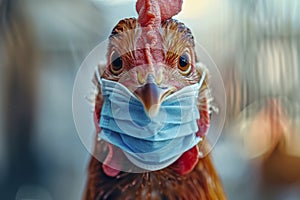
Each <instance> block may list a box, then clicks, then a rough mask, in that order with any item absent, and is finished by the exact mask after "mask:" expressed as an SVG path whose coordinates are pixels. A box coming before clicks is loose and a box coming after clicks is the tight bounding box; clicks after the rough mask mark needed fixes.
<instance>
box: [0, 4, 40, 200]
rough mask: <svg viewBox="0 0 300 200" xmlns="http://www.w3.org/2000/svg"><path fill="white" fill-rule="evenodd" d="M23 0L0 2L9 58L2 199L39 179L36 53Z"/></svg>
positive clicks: (5, 84)
mask: <svg viewBox="0 0 300 200" xmlns="http://www.w3.org/2000/svg"><path fill="white" fill-rule="evenodd" d="M22 3H24V2H23V1H18V0H2V1H0V8H1V10H0V12H1V22H0V23H1V24H0V26H1V29H0V32H1V35H2V37H3V43H4V44H3V45H4V54H5V56H6V59H5V60H6V61H7V62H5V64H4V69H3V73H4V74H3V77H4V79H3V80H2V81H3V82H4V91H3V96H4V99H3V103H4V106H3V108H4V109H3V115H4V135H5V139H6V141H5V143H6V147H7V149H6V152H7V160H6V162H7V166H8V170H7V174H6V175H5V177H4V182H2V185H1V189H0V191H1V194H0V196H1V199H15V196H16V193H17V191H18V188H20V186H22V185H24V184H34V183H36V182H37V180H38V171H37V165H36V162H35V158H34V154H33V152H32V149H31V139H32V138H33V124H34V114H35V96H36V94H35V91H36V71H37V70H36V69H37V68H36V63H35V61H36V52H35V45H34V37H33V34H32V32H31V28H30V22H29V21H28V20H27V18H26V16H25V15H24V14H23V13H22V9H21V8H22V5H21V4H22Z"/></svg>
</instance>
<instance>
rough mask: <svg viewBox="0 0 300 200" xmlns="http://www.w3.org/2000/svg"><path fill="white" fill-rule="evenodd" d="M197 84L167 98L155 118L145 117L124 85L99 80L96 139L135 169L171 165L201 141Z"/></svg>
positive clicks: (142, 108) (198, 87) (141, 106)
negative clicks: (115, 149)
mask: <svg viewBox="0 0 300 200" xmlns="http://www.w3.org/2000/svg"><path fill="white" fill-rule="evenodd" d="M204 78H205V73H203V74H202V77H201V79H200V81H199V83H196V84H193V85H189V86H187V87H184V88H182V89H180V90H179V91H176V92H175V93H173V94H171V95H169V96H167V97H166V98H165V99H164V101H163V102H162V103H161V106H160V109H159V111H158V113H157V115H156V116H154V117H151V118H150V117H149V116H148V115H147V114H146V113H145V111H144V107H143V104H142V103H141V102H140V100H139V99H138V98H137V97H136V96H135V95H134V94H133V93H132V92H131V91H129V90H128V89H127V88H126V87H125V86H124V85H122V84H120V83H118V82H114V81H110V80H106V79H100V83H101V90H102V95H103V96H104V103H103V107H102V111H101V119H100V127H101V133H100V134H99V139H103V140H105V141H107V142H109V143H111V144H113V145H115V146H117V147H119V148H120V149H122V150H123V152H124V153H125V155H126V156H127V158H128V159H129V160H130V161H131V162H132V163H133V164H135V165H137V166H138V167H140V168H143V169H146V170H159V169H162V168H165V167H167V166H168V165H170V164H172V163H173V162H175V161H176V160H177V159H178V158H179V157H180V156H181V155H182V154H183V153H184V152H185V151H187V150H189V149H190V148H192V147H193V146H195V145H196V144H198V143H199V142H200V141H201V140H202V139H201V138H200V137H197V136H196V134H195V133H196V132H197V131H198V125H197V120H198V119H199V118H200V115H199V111H198V108H197V98H198V93H199V89H200V87H201V85H202V83H203V81H204Z"/></svg>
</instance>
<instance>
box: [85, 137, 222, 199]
mask: <svg viewBox="0 0 300 200" xmlns="http://www.w3.org/2000/svg"><path fill="white" fill-rule="evenodd" d="M105 146H106V144H105V143H104V142H101V141H100V142H99V143H98V144H97V151H100V150H102V151H105V150H106V147H105ZM84 199H85V200H100V199H122V200H123V199H136V200H138V199H143V200H144V199H158V200H159V199H161V200H162V199H170V200H172V199H180V200H181V199H182V200H184V199H186V200H193V199H195V200H196V199H201V200H225V199H226V197H225V194H224V191H223V188H222V185H221V182H220V180H219V178H218V175H217V173H216V171H215V169H214V166H213V162H212V160H211V157H210V156H206V157H205V158H203V159H200V160H199V162H198V164H197V165H196V167H195V169H194V170H193V171H192V172H191V173H189V174H187V175H184V176H180V175H178V174H177V173H175V172H174V171H173V170H172V169H170V168H166V169H163V170H159V171H154V172H146V173H126V172H122V173H121V174H120V175H118V176H117V177H115V178H111V177H108V176H106V175H105V174H104V173H103V170H102V163H101V162H99V161H98V160H97V159H96V158H94V157H92V158H91V162H90V165H89V175H88V182H87V186H86V192H85V196H84Z"/></svg>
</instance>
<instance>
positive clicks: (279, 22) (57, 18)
mask: <svg viewBox="0 0 300 200" xmlns="http://www.w3.org/2000/svg"><path fill="white" fill-rule="evenodd" d="M132 16H137V15H136V12H135V1H134V0H112V1H106V0H73V1H68V0H52V1H46V0H0V91H1V92H0V198H1V199H5V200H6V199H43V200H44V199H46V200H56V199H58V200H60V199H63V200H65V199H81V198H82V193H83V189H84V185H85V180H86V170H87V165H88V161H89V158H90V155H89V153H88V152H87V150H86V149H85V147H84V145H83V144H82V143H81V141H80V139H79V136H78V135H77V132H76V129H75V125H74V123H73V117H72V88H73V83H74V80H75V76H76V73H77V70H78V69H79V67H80V64H81V62H82V61H83V59H84V58H85V57H86V56H87V54H88V53H89V52H90V51H91V50H92V49H93V48H94V47H95V46H96V45H97V44H99V43H100V42H101V41H103V40H105V39H106V38H107V37H108V36H109V34H110V31H111V29H112V28H113V27H114V26H115V24H116V23H117V22H118V21H119V20H120V19H122V18H125V17H132ZM175 18H177V19H180V20H181V21H183V22H185V24H186V25H188V26H189V27H190V28H191V29H192V32H193V33H194V36H195V38H196V40H197V41H198V42H199V43H200V44H202V45H203V46H204V47H205V48H206V50H207V51H208V52H209V53H210V56H211V57H212V58H213V60H214V61H215V62H216V64H217V66H218V67H219V70H220V72H221V74H222V76H223V79H224V84H225V88H226V94H227V116H226V124H225V127H224V129H223V133H222V136H221V138H220V140H219V141H218V143H217V145H216V146H215V148H214V150H213V152H212V154H213V159H214V162H215V166H216V168H217V170H218V172H219V174H220V176H221V179H222V181H223V185H224V188H225V191H226V193H227V196H228V199H230V200H231V199H233V200H240V199H243V200H253V199H262V200H265V199H270V200H273V199H274V200H298V199H300V145H299V144H300V133H299V131H298V130H299V129H298V127H300V121H299V120H300V104H299V99H300V95H299V88H298V87H299V86H300V84H299V81H300V80H299V76H300V66H299V63H300V59H299V56H300V49H299V48H300V2H299V1H298V0H288V1H286V0H210V1H204V0H185V1H184V5H183V10H182V12H181V13H180V14H179V15H178V16H176V17H175Z"/></svg>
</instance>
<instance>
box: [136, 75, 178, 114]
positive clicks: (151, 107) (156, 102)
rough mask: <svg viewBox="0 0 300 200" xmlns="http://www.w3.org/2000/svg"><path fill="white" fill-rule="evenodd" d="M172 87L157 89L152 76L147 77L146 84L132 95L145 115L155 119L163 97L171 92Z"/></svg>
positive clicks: (157, 86)
mask: <svg viewBox="0 0 300 200" xmlns="http://www.w3.org/2000/svg"><path fill="white" fill-rule="evenodd" d="M173 90H174V88H173V87H159V85H157V84H156V82H155V79H154V76H153V75H151V74H150V75H148V78H147V81H146V84H144V85H143V86H141V87H139V88H137V89H136V90H135V91H134V93H135V95H136V96H137V97H138V98H139V99H140V100H141V102H142V104H143V106H144V110H145V112H146V114H147V115H148V116H149V117H150V118H152V117H155V116H156V115H157V113H158V111H159V109H160V105H161V103H162V101H163V100H164V98H165V97H167V96H168V95H169V94H171V93H172V92H173Z"/></svg>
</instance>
